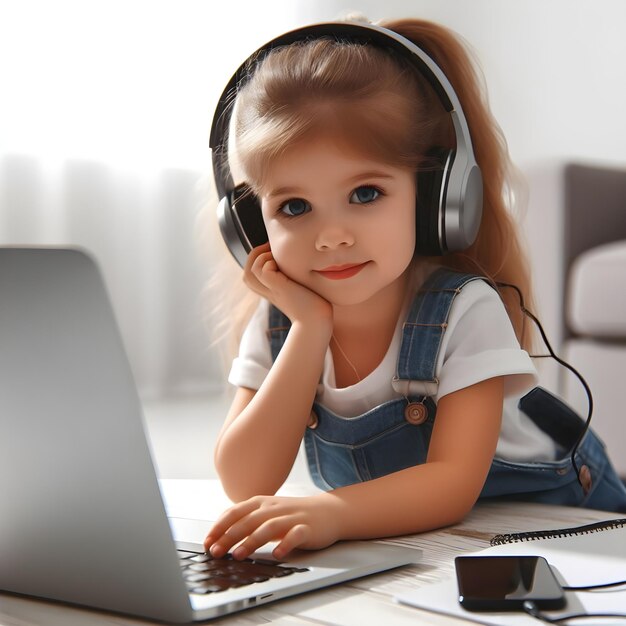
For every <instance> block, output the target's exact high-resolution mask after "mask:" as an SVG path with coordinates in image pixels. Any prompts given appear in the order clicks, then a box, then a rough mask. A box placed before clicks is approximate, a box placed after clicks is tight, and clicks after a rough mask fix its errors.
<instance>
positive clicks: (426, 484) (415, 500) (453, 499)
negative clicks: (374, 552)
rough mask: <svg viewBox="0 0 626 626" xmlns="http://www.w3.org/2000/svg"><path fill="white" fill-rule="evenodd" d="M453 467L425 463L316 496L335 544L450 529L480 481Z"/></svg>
mask: <svg viewBox="0 0 626 626" xmlns="http://www.w3.org/2000/svg"><path fill="white" fill-rule="evenodd" d="M463 474H464V472H462V471H461V470H460V469H459V468H458V467H455V466H448V465H447V464H445V463H437V462H432V463H425V464H423V465H419V466H416V467H412V468H409V469H406V470H402V471H400V472H396V473H394V474H389V475H387V476H383V477H382V478H378V479H376V480H371V481H367V482H364V483H357V484H355V485H350V486H348V487H342V488H340V489H336V490H334V491H330V492H328V493H326V494H321V497H323V498H324V499H325V501H326V503H327V504H328V506H329V507H330V510H332V511H334V513H335V515H334V516H333V517H334V520H335V523H336V525H337V529H336V530H337V536H338V539H371V538H376V537H390V536H395V535H403V534H411V533H417V532H424V531H427V530H432V529H435V528H440V527H442V526H447V525H450V524H454V523H456V522H458V521H460V520H461V519H463V517H464V516H465V515H466V514H467V513H468V512H469V511H470V510H471V508H472V506H473V505H474V503H475V501H476V499H477V497H478V495H479V493H480V488H481V482H480V481H478V482H477V481H476V479H475V478H474V477H469V478H468V477H467V475H465V476H464V475H463Z"/></svg>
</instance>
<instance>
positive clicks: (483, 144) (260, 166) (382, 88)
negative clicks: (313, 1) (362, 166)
mask: <svg viewBox="0 0 626 626" xmlns="http://www.w3.org/2000/svg"><path fill="white" fill-rule="evenodd" d="M380 25H381V26H384V27H386V28H388V29H390V30H393V31H395V32H397V33H399V34H400V35H403V36H404V37H406V38H407V39H409V40H411V41H413V42H414V43H415V44H417V45H418V46H419V47H420V48H421V49H422V50H424V51H425V52H426V53H427V54H428V55H429V56H430V57H431V58H432V59H433V60H434V61H435V62H436V63H437V64H438V65H439V67H440V68H441V69H442V71H443V72H444V74H446V76H447V78H448V80H449V81H450V83H451V84H452V86H453V87H454V89H455V91H456V93H457V95H458V97H459V100H460V102H461V105H462V107H463V110H464V113H465V117H466V119H467V122H468V126H469V129H470V134H471V136H472V142H473V145H474V153H475V156H476V160H477V162H478V164H479V166H480V168H481V170H482V174H483V180H484V204H483V216H482V221H481V225H480V229H479V233H478V236H477V239H476V241H475V243H474V244H473V245H472V246H471V247H470V248H469V249H467V250H465V251H463V252H456V253H451V254H447V255H445V256H443V257H433V258H432V259H431V260H432V261H434V262H435V263H439V264H441V265H444V266H447V267H450V268H452V269H455V270H459V271H465V272H472V273H479V274H482V275H484V276H486V277H487V278H489V279H490V280H491V281H492V282H493V283H494V284H495V283H497V282H504V283H513V284H515V285H516V286H517V287H519V289H520V290H521V292H522V294H523V297H524V300H525V304H526V306H532V293H531V284H530V273H529V269H528V263H527V260H526V257H525V254H524V251H523V247H522V245H521V242H520V238H519V234H518V232H517V228H516V225H515V222H514V218H513V215H512V213H511V211H512V210H513V209H514V208H515V207H516V205H517V203H519V200H520V197H519V192H520V189H521V187H520V182H521V179H520V177H519V175H518V174H517V172H516V170H515V168H514V167H513V165H512V163H511V161H510V158H509V155H508V149H507V146H506V142H505V140H504V137H503V135H502V132H501V131H500V128H499V126H498V124H497V123H496V121H495V120H494V118H493V116H492V115H491V112H490V109H489V105H488V103H487V97H486V90H485V87H484V83H483V80H482V77H481V76H480V74H479V73H478V71H477V69H476V68H475V67H474V64H473V62H472V57H471V54H470V53H469V51H468V50H467V49H466V47H465V45H464V43H463V42H462V40H461V39H460V38H459V37H458V36H457V35H456V34H454V33H453V32H452V31H450V30H449V29H447V28H445V27H443V26H440V25H437V24H434V23H432V22H428V21H424V20H418V19H404V20H395V21H386V22H382V23H381V24H380ZM230 128H231V133H234V137H232V138H231V142H230V145H231V146H232V145H233V142H234V145H235V146H236V159H237V163H238V165H239V166H240V167H241V170H242V173H243V177H244V179H245V181H246V182H247V184H249V185H250V187H251V188H252V190H253V191H254V192H255V193H257V194H258V193H259V192H260V191H261V190H262V189H263V185H264V182H265V179H266V176H267V171H268V167H269V166H270V165H271V163H272V161H273V160H274V159H276V158H278V157H280V156H281V155H282V154H283V153H284V152H285V151H286V150H287V149H289V147H291V146H293V145H294V144H295V143H296V142H300V141H303V140H306V139H307V138H309V137H311V136H319V135H320V134H323V136H328V137H332V138H333V139H334V140H336V141H338V142H343V143H344V144H346V145H349V146H350V147H351V148H352V149H355V148H356V149H357V150H358V151H360V152H361V153H364V154H366V155H367V156H369V157H373V158H375V159H378V160H380V161H382V162H385V163H389V164H392V165H396V166H402V167H410V168H412V169H414V170H415V171H418V170H424V169H430V168H432V167H433V164H432V163H431V162H430V161H429V158H428V157H427V156H426V155H427V154H428V153H429V149H431V148H432V147H433V146H439V147H444V148H445V147H448V148H452V147H454V132H453V130H452V125H451V120H450V116H449V114H447V113H446V112H445V110H444V109H443V106H442V105H441V103H440V102H439V100H438V98H437V97H436V96H435V94H434V92H433V90H432V88H431V87H430V85H429V84H428V83H427V82H426V80H425V79H424V78H423V77H422V76H421V75H420V74H419V73H418V72H416V71H415V69H414V68H413V67H412V66H409V64H408V62H407V61H405V60H403V59H400V58H398V57H396V55H394V54H392V53H391V52H390V51H388V50H385V49H381V48H379V47H376V46H372V45H366V44H360V43H355V42H347V41H341V40H339V41H337V40H334V39H330V38H322V39H314V40H310V41H303V42H297V43H294V44H291V45H288V46H283V47H279V48H276V49H274V50H272V51H271V52H269V53H268V54H267V55H266V56H264V57H263V58H262V59H259V60H257V59H252V61H251V63H250V72H249V78H248V80H247V81H246V83H245V84H244V85H243V86H242V87H241V88H240V89H239V91H238V93H237V97H236V107H235V110H234V112H233V118H232V120H231V126H230ZM421 258H422V259H424V257H421ZM501 296H502V299H503V301H504V303H505V306H506V308H507V312H508V315H509V317H510V319H511V322H512V324H513V327H514V329H515V331H516V334H517V337H518V339H519V341H520V343H521V344H522V346H524V347H526V348H529V347H530V344H531V336H530V333H525V332H524V330H525V328H524V316H523V314H522V313H521V311H520V307H519V302H518V301H517V296H516V294H515V293H514V292H513V291H512V290H503V291H502V292H501ZM237 323H239V328H241V326H242V322H241V321H239V322H237Z"/></svg>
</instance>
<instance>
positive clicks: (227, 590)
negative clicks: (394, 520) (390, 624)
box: [0, 247, 419, 623]
mask: <svg viewBox="0 0 626 626" xmlns="http://www.w3.org/2000/svg"><path fill="white" fill-rule="evenodd" d="M207 419H209V417H207ZM0 432H1V433H2V435H1V436H0V502H1V503H2V504H1V507H2V513H1V514H0V590H2V591H4V592H9V593H14V594H20V595H27V596H34V597H37V598H45V599H50V600H56V601H61V602H67V603H72V604H77V605H82V606H87V607H92V608H97V609H104V610H108V611H112V612H118V613H123V614H130V615H135V616H141V617H145V618H151V619H156V620H159V621H167V622H175V623H189V622H194V621H200V620H206V619H211V618H214V617H218V616H222V615H226V614H229V613H232V612H234V611H239V610H241V609H245V608H248V607H254V606H258V605H261V604H264V603H266V602H270V601H273V600H278V599H280V598H285V597H288V596H292V595H294V594H298V593H302V592H306V591H310V590H313V589H317V588H320V587H323V586H326V585H331V584H334V583H338V582H342V581H345V580H349V579H353V578H356V577H360V576H365V575H368V574H372V573H375V572H379V571H383V570H386V569H391V568H394V567H398V566H401V565H405V564H408V563H414V562H416V561H418V560H419V554H418V552H419V551H418V552H416V551H411V550H407V549H406V548H401V547H398V546H392V545H385V544H382V543H375V542H343V543H339V544H336V545H335V546H331V547H330V548H328V549H326V550H322V551H317V552H305V551H300V552H297V553H295V554H294V555H293V558H291V559H290V560H289V561H288V562H284V563H280V564H278V563H276V562H272V561H271V560H269V558H268V557H267V556H264V558H262V559H258V558H256V559H255V555H253V558H252V559H251V560H250V563H246V562H244V563H239V562H236V561H234V560H233V559H228V558H226V559H219V560H215V559H211V558H210V557H209V555H206V554H204V550H203V548H202V545H201V544H199V543H194V542H187V543H179V545H178V546H177V545H176V542H175V541H174V538H173V536H172V527H171V525H170V523H169V522H168V518H167V516H166V513H165V508H164V504H163V501H162V499H161V493H160V490H159V484H158V481H157V478H156V473H155V470H154V465H153V461H152V458H151V455H150V450H149V446H148V443H147V440H146V436H145V432H144V426H143V417H142V409H141V405H140V402H139V398H138V394H137V390H136V387H135V384H134V381H133V377H132V373H131V370H130V367H129V363H128V360H127V357H126V354H125V351H124V347H123V344H122V341H121V338H120V334H119V331H118V328H117V325H116V322H115V318H114V315H113V311H112V308H111V305H110V302H109V298H108V297H107V292H106V288H105V285H104V282H103V280H102V277H101V274H100V272H99V270H98V268H97V265H96V263H95V262H94V260H93V258H91V256H90V255H89V254H88V253H86V252H85V251H82V250H80V249H73V248H26V247H0ZM177 523H178V524H180V523H181V522H180V520H178V522H177ZM190 523H191V522H190ZM197 524H198V522H196V526H197ZM200 524H201V526H202V527H203V529H204V530H203V529H202V528H201V529H200V530H199V532H201V533H203V532H205V531H206V530H208V529H209V527H210V522H208V521H206V522H201V523H200ZM183 525H184V524H183ZM197 533H198V529H196V534H197ZM201 536H202V534H201V535H200V537H201ZM248 565H250V568H249V569H251V570H252V573H250V572H248V571H246V572H242V571H241V570H240V569H238V568H240V567H244V568H245V567H248ZM215 572H217V575H214V573H215ZM230 583H232V584H230Z"/></svg>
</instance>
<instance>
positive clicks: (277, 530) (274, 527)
mask: <svg viewBox="0 0 626 626" xmlns="http://www.w3.org/2000/svg"><path fill="white" fill-rule="evenodd" d="M293 523H294V521H293V520H292V519H291V518H290V517H274V518H272V519H268V520H266V521H265V522H263V523H262V524H261V525H260V526H258V528H257V529H256V530H254V532H252V533H250V534H249V535H248V536H247V537H246V539H245V540H244V541H242V542H241V544H240V545H238V546H237V548H236V549H235V550H234V551H233V556H234V557H235V558H236V559H245V558H246V557H248V556H249V555H250V554H252V553H253V552H255V551H256V550H258V549H259V548H261V547H262V546H264V545H265V544H266V543H268V542H269V541H276V540H279V539H282V538H283V537H284V536H285V535H286V534H287V533H288V532H289V530H290V528H291V525H292V524H293Z"/></svg>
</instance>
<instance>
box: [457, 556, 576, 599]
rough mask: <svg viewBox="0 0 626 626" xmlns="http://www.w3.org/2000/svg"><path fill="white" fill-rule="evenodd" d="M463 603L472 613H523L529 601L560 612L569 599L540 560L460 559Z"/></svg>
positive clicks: (459, 573) (460, 591)
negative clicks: (524, 605)
mask: <svg viewBox="0 0 626 626" xmlns="http://www.w3.org/2000/svg"><path fill="white" fill-rule="evenodd" d="M454 565H455V567H456V576H457V582H458V585H459V602H460V603H461V605H462V606H463V607H464V608H466V609H468V610H469V611H516V610H522V605H523V603H524V602H525V601H527V600H532V601H533V602H534V603H535V604H536V605H537V607H538V608H541V609H560V608H563V607H564V606H565V595H564V593H563V589H562V588H561V585H560V584H559V582H558V581H557V579H556V578H555V577H554V574H553V572H552V570H551V569H550V566H549V565H548V562H547V561H546V560H545V559H544V558H543V557H540V556H458V557H456V559H455V560H454Z"/></svg>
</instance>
